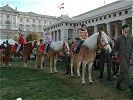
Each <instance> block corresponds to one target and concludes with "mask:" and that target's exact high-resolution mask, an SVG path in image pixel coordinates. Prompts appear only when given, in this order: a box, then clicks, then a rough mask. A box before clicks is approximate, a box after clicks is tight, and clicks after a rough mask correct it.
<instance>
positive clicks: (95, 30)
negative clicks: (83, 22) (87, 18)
mask: <svg viewBox="0 0 133 100" xmlns="http://www.w3.org/2000/svg"><path fill="white" fill-rule="evenodd" d="M97 32H98V30H97V25H96V26H94V34H95V33H97Z"/></svg>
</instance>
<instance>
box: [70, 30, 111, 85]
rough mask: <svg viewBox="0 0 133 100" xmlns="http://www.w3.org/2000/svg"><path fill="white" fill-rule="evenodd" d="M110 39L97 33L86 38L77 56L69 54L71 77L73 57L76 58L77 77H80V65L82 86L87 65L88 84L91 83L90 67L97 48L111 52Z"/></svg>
mask: <svg viewBox="0 0 133 100" xmlns="http://www.w3.org/2000/svg"><path fill="white" fill-rule="evenodd" d="M109 40H110V38H109V37H108V36H107V35H106V34H105V33H104V32H103V31H99V32H98V33H95V34H93V35H92V36H90V37H89V38H87V39H86V40H85V41H84V42H83V44H82V45H81V48H80V50H79V53H78V54H75V53H73V52H71V54H70V59H71V77H72V76H73V61H74V57H76V58H78V65H77V75H78V76H79V77H80V76H81V75H80V65H81V63H82V84H85V73H86V65H87V64H88V70H89V71H88V72H89V83H92V65H93V62H94V60H95V57H96V50H97V49H99V48H105V49H106V50H109V52H111V50H112V49H111V47H110V45H109Z"/></svg>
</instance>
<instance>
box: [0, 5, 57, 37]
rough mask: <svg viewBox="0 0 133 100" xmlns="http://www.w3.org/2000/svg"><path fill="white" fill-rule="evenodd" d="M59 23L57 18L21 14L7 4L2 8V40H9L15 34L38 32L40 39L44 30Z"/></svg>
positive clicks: (0, 35)
mask: <svg viewBox="0 0 133 100" xmlns="http://www.w3.org/2000/svg"><path fill="white" fill-rule="evenodd" d="M57 21H58V20H57V18H56V17H55V16H47V15H40V14H36V13H33V12H20V11H17V8H16V9H13V8H11V7H9V5H8V4H7V5H6V6H3V7H0V38H7V39H8V38H12V36H13V35H14V34H18V33H24V34H27V33H29V32H38V33H39V35H40V37H43V29H44V28H45V27H47V26H48V25H50V24H52V23H55V22H57Z"/></svg>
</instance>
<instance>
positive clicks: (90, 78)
mask: <svg viewBox="0 0 133 100" xmlns="http://www.w3.org/2000/svg"><path fill="white" fill-rule="evenodd" d="M92 65H93V62H90V63H89V66H88V70H89V71H88V72H89V83H92V82H93V81H92Z"/></svg>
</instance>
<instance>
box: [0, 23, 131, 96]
mask: <svg viewBox="0 0 133 100" xmlns="http://www.w3.org/2000/svg"><path fill="white" fill-rule="evenodd" d="M49 33H50V32H48V33H47V34H45V39H44V40H45V42H44V43H43V42H42V40H40V42H41V44H44V45H45V49H44V55H46V54H47V52H48V47H49V45H50V43H51V42H52V41H53V39H52V36H51V34H49ZM88 37H89V34H88V32H87V29H86V25H85V24H82V25H81V28H80V29H79V31H78V37H76V38H75V41H72V39H71V38H69V39H68V41H67V42H68V45H69V46H70V48H73V49H72V51H73V53H78V52H79V48H80V46H81V44H82V43H83V42H84V40H85V39H87V38H88ZM109 42H110V44H111V47H112V50H113V51H112V53H109V51H108V50H105V49H103V48H102V49H100V50H98V53H97V54H98V55H99V60H98V62H100V63H98V66H97V65H96V62H97V61H96V62H95V63H94V64H93V66H94V68H95V69H99V76H98V77H99V78H100V79H102V78H103V77H104V67H105V63H107V66H106V67H107V80H108V81H112V80H113V75H114V76H115V78H117V84H116V89H118V90H123V88H122V85H121V84H122V82H123V80H125V82H126V84H127V85H128V87H129V88H130V90H131V93H132V95H133V80H131V79H130V77H129V64H130V62H132V61H133V38H132V37H131V36H130V35H129V27H128V24H124V25H123V26H122V34H121V35H120V36H119V37H118V38H117V40H114V39H111V40H110V41H109ZM24 44H25V41H24V37H23V34H20V37H19V39H18V47H17V51H16V53H17V52H18V51H19V50H20V49H21V48H22V47H23V45H24ZM72 44H75V45H74V47H72ZM6 45H8V41H6V42H3V44H2V45H1V48H2V49H4V48H5V47H6ZM64 62H65V67H66V72H65V74H70V55H68V54H67V53H66V54H64ZM116 75H117V76H116Z"/></svg>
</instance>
